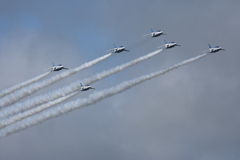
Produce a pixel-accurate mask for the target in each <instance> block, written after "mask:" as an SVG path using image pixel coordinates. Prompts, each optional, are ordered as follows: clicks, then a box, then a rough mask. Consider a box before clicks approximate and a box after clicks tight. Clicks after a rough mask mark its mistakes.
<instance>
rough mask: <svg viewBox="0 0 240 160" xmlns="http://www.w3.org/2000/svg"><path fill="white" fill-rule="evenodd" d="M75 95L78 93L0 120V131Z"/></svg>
mask: <svg viewBox="0 0 240 160" xmlns="http://www.w3.org/2000/svg"><path fill="white" fill-rule="evenodd" d="M77 93H78V92H74V93H72V94H69V95H67V96H65V97H61V98H58V99H56V100H54V101H50V102H48V103H46V104H43V105H41V106H38V107H35V108H32V109H30V110H27V111H25V112H20V113H18V114H16V115H14V116H11V117H7V118H4V119H1V120H0V129H1V128H4V127H6V126H8V125H10V124H12V123H15V122H17V121H20V120H22V119H24V118H27V117H29V116H32V115H34V114H37V113H39V112H41V111H43V110H45V109H48V108H50V107H52V106H55V105H57V104H59V103H61V102H63V101H65V100H67V99H69V98H71V97H73V96H75V95H76V94H77Z"/></svg>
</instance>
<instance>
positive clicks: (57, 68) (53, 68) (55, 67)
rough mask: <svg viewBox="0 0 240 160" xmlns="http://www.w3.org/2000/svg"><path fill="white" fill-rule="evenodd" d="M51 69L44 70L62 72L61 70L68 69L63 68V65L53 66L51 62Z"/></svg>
mask: <svg viewBox="0 0 240 160" xmlns="http://www.w3.org/2000/svg"><path fill="white" fill-rule="evenodd" d="M52 65H53V66H52V67H51V68H48V69H46V70H49V69H51V71H60V70H62V69H68V68H65V67H63V65H61V64H59V65H57V66H56V65H55V64H54V62H52Z"/></svg>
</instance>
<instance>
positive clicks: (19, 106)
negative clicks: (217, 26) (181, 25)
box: [0, 29, 224, 137]
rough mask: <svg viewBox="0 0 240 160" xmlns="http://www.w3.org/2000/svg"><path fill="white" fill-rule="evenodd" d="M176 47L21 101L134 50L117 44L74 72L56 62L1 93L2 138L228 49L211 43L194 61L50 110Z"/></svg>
mask: <svg viewBox="0 0 240 160" xmlns="http://www.w3.org/2000/svg"><path fill="white" fill-rule="evenodd" d="M161 35H166V34H165V33H163V31H161V30H158V31H156V32H154V31H153V29H151V33H149V34H147V35H144V36H145V37H146V36H150V37H152V38H156V37H159V36H161ZM175 46H180V45H179V44H177V43H176V42H170V43H168V42H167V41H166V40H164V45H162V46H159V47H157V48H161V49H158V50H156V51H154V52H151V53H148V54H147V55H144V56H141V57H138V58H136V59H134V60H132V61H129V62H126V63H123V64H122V65H119V66H115V67H113V68H111V69H109V70H104V71H103V72H99V73H96V74H93V75H92V76H89V77H86V78H84V79H82V80H78V81H76V82H73V83H71V84H67V85H66V86H63V87H61V88H58V89H55V90H51V91H50V92H48V93H46V94H42V95H38V96H35V97H31V98H29V99H27V100H25V101H20V100H22V99H23V98H26V97H27V96H30V95H32V94H34V93H35V92H37V91H38V90H40V89H42V88H44V87H47V86H50V85H52V84H54V83H55V82H57V81H59V80H61V79H63V78H65V77H68V76H70V75H72V74H75V73H77V72H79V71H81V70H83V69H85V68H88V67H90V66H93V65H94V64H97V63H98V62H100V61H102V60H104V59H106V58H108V57H110V56H111V55H112V53H121V52H123V51H127V52H130V51H129V50H127V49H126V48H125V47H124V46H120V47H116V45H115V44H114V48H113V49H110V50H107V51H110V53H108V54H106V55H104V56H101V57H98V58H96V59H94V60H92V61H89V62H86V63H84V64H81V65H80V66H78V67H76V68H73V69H69V70H68V68H65V67H64V66H63V65H61V64H59V65H55V64H54V63H52V67H51V68H49V69H47V70H49V72H47V73H44V74H42V75H39V76H37V77H35V78H32V79H29V80H27V81H26V82H22V83H19V84H17V85H15V86H13V87H10V88H7V89H5V90H1V91H0V110H1V112H0V137H4V136H7V135H10V134H12V133H16V132H18V131H20V130H23V129H25V128H28V127H30V126H33V125H36V124H39V123H41V122H43V121H44V120H48V119H50V118H54V117H56V116H59V115H61V114H65V113H68V112H71V111H73V110H75V109H78V108H82V107H84V106H88V105H91V104H95V103H96V102H98V101H100V100H102V99H104V98H107V97H110V96H113V95H115V94H118V93H121V92H122V91H124V90H127V89H129V88H131V87H133V86H135V85H138V84H140V83H142V82H144V81H146V80H150V79H151V78H154V77H157V76H159V75H163V74H165V73H167V72H169V71H171V70H174V69H177V68H178V67H180V66H183V65H186V64H188V63H191V62H193V61H196V60H198V59H201V58H203V57H204V56H206V55H208V53H216V52H218V51H221V50H224V49H222V48H221V47H220V46H216V47H213V48H212V47H211V45H210V44H209V49H208V50H206V51H203V52H204V54H202V55H199V56H196V57H193V58H190V59H188V60H184V61H182V62H180V63H178V64H175V65H173V66H170V67H168V68H166V69H162V70H159V71H156V72H152V73H150V74H147V75H143V76H140V77H135V78H133V79H130V80H127V81H123V82H122V83H120V84H118V85H116V86H114V87H110V88H107V89H103V90H100V91H96V92H94V93H92V94H90V95H89V96H88V97H86V98H82V99H77V100H75V101H70V102H69V103H65V104H63V105H59V106H56V107H55V108H51V109H50V107H53V106H55V105H57V104H59V103H62V102H64V101H66V100H67V99H69V98H71V97H72V96H74V95H76V94H77V93H78V92H79V91H88V90H90V89H95V88H92V87H91V86H90V84H92V83H94V82H97V81H99V80H102V79H103V78H106V77H108V76H110V75H112V74H115V73H117V72H119V71H122V70H124V69H126V68H128V67H131V66H133V65H135V64H138V63H139V62H142V61H144V60H146V59H148V58H151V57H153V56H155V55H157V54H159V53H161V52H162V51H163V50H165V49H171V48H174V47H175ZM64 69H65V70H66V71H65V72H60V73H58V74H57V75H54V76H52V77H50V78H48V79H45V80H44V81H40V80H41V79H42V78H44V77H46V76H47V75H48V74H49V73H50V72H53V71H54V72H55V71H61V70H64ZM79 84H80V85H79ZM86 84H88V85H86ZM18 101H20V102H18ZM47 109H49V110H47ZM37 113H38V114H37Z"/></svg>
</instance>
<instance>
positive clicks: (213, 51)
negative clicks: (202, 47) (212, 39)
mask: <svg viewBox="0 0 240 160" xmlns="http://www.w3.org/2000/svg"><path fill="white" fill-rule="evenodd" d="M208 46H209V49H208V50H206V51H203V53H215V52H218V51H220V50H223V51H225V49H222V47H220V46H216V47H213V48H212V47H211V45H210V44H208Z"/></svg>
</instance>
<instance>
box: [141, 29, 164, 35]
mask: <svg viewBox="0 0 240 160" xmlns="http://www.w3.org/2000/svg"><path fill="white" fill-rule="evenodd" d="M161 35H166V34H165V33H163V31H161V30H158V31H153V29H152V28H151V33H149V34H146V35H143V36H151V37H158V36H161Z"/></svg>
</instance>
